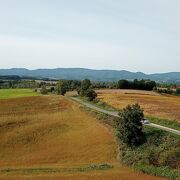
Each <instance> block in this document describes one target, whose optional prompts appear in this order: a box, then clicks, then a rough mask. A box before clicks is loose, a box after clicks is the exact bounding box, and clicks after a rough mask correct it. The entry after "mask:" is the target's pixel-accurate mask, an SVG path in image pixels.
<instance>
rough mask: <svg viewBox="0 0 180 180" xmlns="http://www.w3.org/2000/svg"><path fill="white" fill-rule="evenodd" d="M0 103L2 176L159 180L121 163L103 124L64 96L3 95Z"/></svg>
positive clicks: (19, 177) (113, 140) (108, 131)
mask: <svg viewBox="0 0 180 180" xmlns="http://www.w3.org/2000/svg"><path fill="white" fill-rule="evenodd" d="M0 107H1V108H0V138H1V141H0V177H2V179H5V178H8V177H11V176H13V177H17V179H21V178H22V179H23V178H24V177H34V176H36V178H38V179H44V177H51V178H61V179H69V178H71V179H92V178H94V179H121V178H122V179H123V178H124V179H127V177H128V179H134V178H136V179H147V180H148V179H160V178H156V177H152V176H148V175H144V174H141V173H137V172H134V171H133V170H131V169H129V168H126V167H123V166H122V165H121V164H120V163H119V161H118V160H117V155H118V150H117V144H116V142H115V139H114V136H113V134H112V132H111V131H110V130H109V128H107V127H105V126H104V125H103V124H101V123H99V122H98V120H96V119H95V118H93V117H91V116H89V115H88V114H87V113H86V112H83V111H82V110H80V108H79V105H78V104H76V103H75V102H72V101H70V100H68V99H66V98H64V97H60V96H35V97H21V98H13V99H6V100H0ZM102 169H103V170H102ZM7 175H8V176H7Z"/></svg>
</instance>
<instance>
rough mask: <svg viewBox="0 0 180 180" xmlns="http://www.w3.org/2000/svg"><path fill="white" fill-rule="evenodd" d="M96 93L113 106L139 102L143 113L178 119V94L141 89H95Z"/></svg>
mask: <svg viewBox="0 0 180 180" xmlns="http://www.w3.org/2000/svg"><path fill="white" fill-rule="evenodd" d="M97 93H98V98H99V99H100V100H102V101H104V102H106V103H108V104H109V105H111V106H113V107H115V108H118V109H122V108H124V107H125V106H127V105H128V104H133V103H139V104H140V105H141V107H142V108H143V109H144V112H145V115H148V116H155V117H159V118H165V119H169V120H177V121H180V96H173V95H161V94H157V93H155V92H151V91H141V90H97Z"/></svg>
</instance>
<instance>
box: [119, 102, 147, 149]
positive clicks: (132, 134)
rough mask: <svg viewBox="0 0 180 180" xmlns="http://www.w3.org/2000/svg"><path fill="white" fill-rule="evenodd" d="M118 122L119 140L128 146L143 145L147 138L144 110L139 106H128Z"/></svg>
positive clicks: (120, 114) (121, 113)
mask: <svg viewBox="0 0 180 180" xmlns="http://www.w3.org/2000/svg"><path fill="white" fill-rule="evenodd" d="M119 116H120V117H119V118H118V119H117V120H116V130H117V138H118V139H119V140H120V141H122V142H123V143H125V144H127V145H128V146H138V145H141V144H142V143H143V142H144V141H145V139H146V137H145V133H144V132H143V125H142V122H141V121H142V119H143V118H144V114H143V110H142V109H141V108H140V106H139V105H138V104H134V105H132V106H130V105H128V106H127V107H126V108H124V109H123V110H122V111H121V112H120V113H119Z"/></svg>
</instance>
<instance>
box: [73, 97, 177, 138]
mask: <svg viewBox="0 0 180 180" xmlns="http://www.w3.org/2000/svg"><path fill="white" fill-rule="evenodd" d="M71 99H73V100H74V101H76V102H78V103H80V104H82V105H84V106H86V107H88V108H91V109H94V110H96V111H99V112H102V113H105V114H108V115H111V116H115V117H119V115H118V112H116V111H108V110H105V109H102V108H99V107H97V106H95V105H93V104H90V103H88V102H84V101H82V100H81V99H78V98H76V97H71ZM146 125H147V126H151V127H155V128H158V129H162V130H165V131H168V132H171V133H174V134H177V135H180V131H178V130H175V129H171V128H168V127H165V126H161V125H158V124H154V123H150V124H146Z"/></svg>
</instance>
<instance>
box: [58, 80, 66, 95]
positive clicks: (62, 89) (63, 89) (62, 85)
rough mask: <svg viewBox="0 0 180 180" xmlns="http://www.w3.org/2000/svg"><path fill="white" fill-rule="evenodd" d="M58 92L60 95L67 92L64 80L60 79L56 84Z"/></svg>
mask: <svg viewBox="0 0 180 180" xmlns="http://www.w3.org/2000/svg"><path fill="white" fill-rule="evenodd" d="M56 92H57V94H58V95H63V96H64V95H65V94H66V84H65V82H64V81H62V80H61V81H59V82H58V83H57V85H56Z"/></svg>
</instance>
